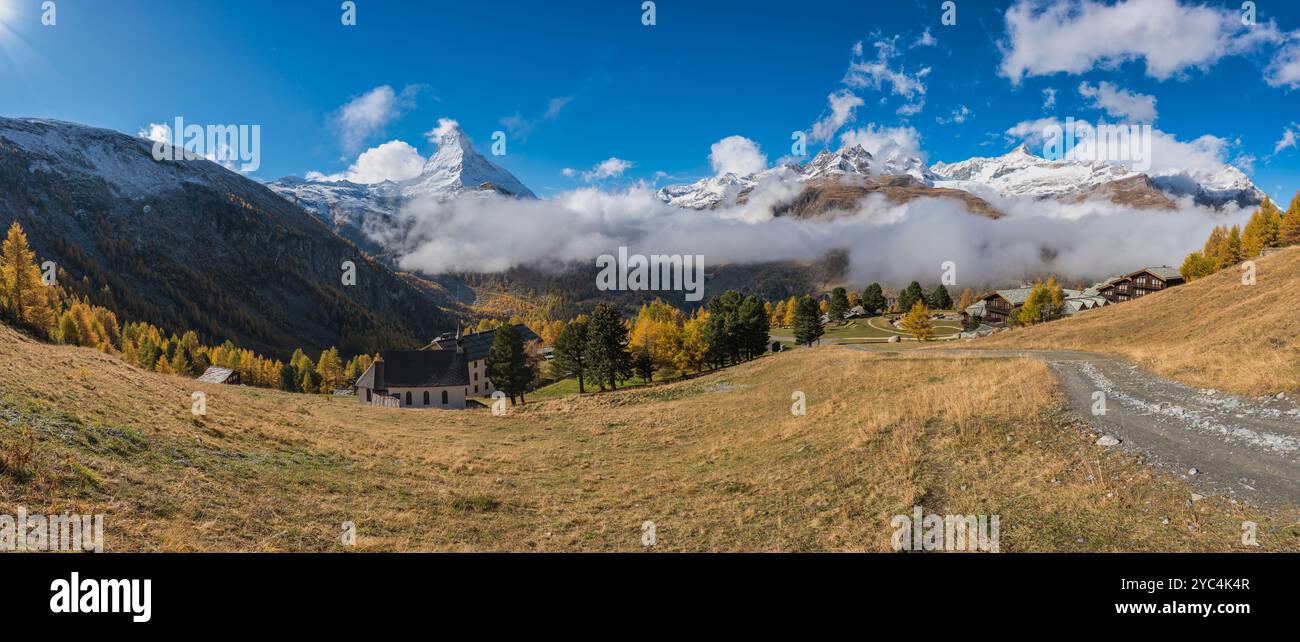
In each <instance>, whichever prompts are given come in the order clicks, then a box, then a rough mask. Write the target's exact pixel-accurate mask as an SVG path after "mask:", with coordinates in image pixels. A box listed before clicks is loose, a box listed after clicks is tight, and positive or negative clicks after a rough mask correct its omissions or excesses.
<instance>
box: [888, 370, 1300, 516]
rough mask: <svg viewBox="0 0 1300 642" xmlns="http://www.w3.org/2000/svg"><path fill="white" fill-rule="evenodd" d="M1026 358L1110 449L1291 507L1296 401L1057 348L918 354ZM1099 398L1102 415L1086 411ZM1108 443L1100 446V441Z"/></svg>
mask: <svg viewBox="0 0 1300 642" xmlns="http://www.w3.org/2000/svg"><path fill="white" fill-rule="evenodd" d="M926 353H928V354H944V355H954V356H958V355H959V356H969V357H992V358H1008V357H1022V356H1023V357H1032V358H1036V359H1041V360H1043V361H1044V362H1046V363H1047V364H1048V365H1049V366H1050V367H1051V368H1052V370H1053V371H1054V372H1055V373H1056V375H1057V378H1058V379H1059V380H1060V384H1061V389H1062V390H1063V392H1064V393H1065V396H1066V398H1067V400H1068V402H1069V406H1070V408H1071V410H1073V411H1074V412H1075V413H1077V414H1078V415H1079V416H1080V417H1081V418H1083V419H1084V420H1086V421H1088V422H1089V423H1090V424H1091V425H1092V427H1093V428H1094V430H1096V431H1097V433H1098V436H1099V437H1102V436H1109V437H1114V438H1115V439H1118V440H1119V444H1118V445H1117V446H1114V447H1118V448H1123V449H1126V450H1130V451H1134V452H1138V453H1141V454H1142V455H1144V456H1145V457H1146V458H1147V459H1148V460H1149V461H1151V462H1152V463H1154V464H1155V465H1156V466H1158V467H1160V468H1163V469H1165V470H1167V471H1169V472H1171V473H1173V474H1175V475H1177V476H1179V477H1181V478H1183V479H1187V480H1188V481H1190V482H1191V483H1192V485H1193V487H1195V488H1197V489H1198V490H1199V492H1201V493H1202V494H1205V495H1226V496H1229V497H1233V498H1237V499H1239V500H1242V501H1245V502H1248V503H1251V504H1257V505H1283V506H1296V505H1300V403H1297V400H1296V399H1294V398H1291V397H1290V396H1285V397H1282V398H1276V397H1238V396H1234V395H1230V394H1227V393H1224V392H1221V391H1217V390H1208V389H1199V388H1193V387H1190V386H1185V385H1183V384H1180V383H1178V382H1175V381H1170V380H1168V379H1164V378H1161V377H1159V376H1156V375H1154V374H1151V373H1149V372H1147V371H1145V370H1141V369H1139V368H1138V367H1137V366H1135V365H1133V364H1131V363H1129V362H1127V361H1125V360H1123V359H1120V358H1117V357H1112V356H1108V355H1100V354H1093V353H1087V352H1074V351H1066V350H959V349H943V350H925V351H924V352H912V353H910V354H912V355H918V356H919V355H920V354H926ZM1097 393H1102V395H1104V399H1105V413H1104V414H1098V413H1096V412H1094V410H1095V409H1096V408H1097V406H1098V398H1099V397H1100V395H1098V394H1097ZM1106 441H1107V442H1109V441H1110V440H1106Z"/></svg>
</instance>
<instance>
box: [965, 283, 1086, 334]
mask: <svg viewBox="0 0 1300 642" xmlns="http://www.w3.org/2000/svg"><path fill="white" fill-rule="evenodd" d="M1100 286H1101V284H1097V285H1094V286H1092V287H1090V288H1088V289H1086V290H1070V289H1067V288H1062V289H1061V293H1062V294H1064V295H1065V298H1064V300H1062V302H1061V314H1062V315H1064V316H1074V315H1076V314H1079V313H1080V312H1086V311H1088V310H1092V309H1094V308H1099V307H1102V306H1104V305H1108V304H1109V303H1110V301H1108V300H1106V298H1105V297H1104V296H1102V295H1101V292H1100ZM1033 291H1034V289H1033V288H1012V289H1009V290H994V291H993V292H990V293H988V294H986V295H984V296H982V297H980V299H979V300H978V301H976V302H975V303H974V304H972V305H969V306H967V307H966V309H965V310H962V313H961V316H962V325H970V324H971V323H972V319H976V318H978V319H980V323H981V324H983V325H990V326H1005V325H1010V319H1011V317H1013V316H1014V315H1016V314H1018V313H1019V312H1020V308H1021V307H1022V306H1024V304H1025V302H1026V301H1028V300H1029V295H1030V293H1032V292H1033Z"/></svg>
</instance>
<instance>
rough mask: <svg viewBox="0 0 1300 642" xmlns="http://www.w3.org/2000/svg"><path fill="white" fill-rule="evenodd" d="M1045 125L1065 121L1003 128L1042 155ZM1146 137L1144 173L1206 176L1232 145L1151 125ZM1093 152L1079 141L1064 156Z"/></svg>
mask: <svg viewBox="0 0 1300 642" xmlns="http://www.w3.org/2000/svg"><path fill="white" fill-rule="evenodd" d="M1076 122H1080V121H1076ZM1098 124H1099V123H1098ZM1049 128H1057V131H1061V130H1064V128H1065V123H1064V122H1062V121H1061V120H1060V119H1057V118H1038V119H1035V120H1026V121H1022V122H1019V123H1017V124H1015V125H1014V126H1012V127H1011V128H1009V129H1007V131H1006V137H1007V139H1008V140H1011V141H1015V142H1024V143H1026V144H1028V145H1029V147H1030V149H1031V150H1033V151H1034V152H1035V153H1038V154H1039V155H1042V154H1043V152H1044V149H1043V145H1044V144H1045V143H1046V140H1045V138H1044V137H1045V136H1046V135H1047V132H1048V130H1049ZM1150 138H1151V159H1150V167H1148V168H1146V170H1145V173H1147V174H1150V175H1161V174H1174V173H1180V172H1186V173H1187V174H1189V175H1191V176H1193V177H1195V176H1201V177H1206V176H1209V175H1213V174H1216V173H1218V172H1220V171H1221V170H1222V169H1223V166H1224V165H1225V164H1226V163H1227V162H1228V161H1227V157H1228V153H1229V152H1230V151H1231V150H1232V148H1233V146H1234V143H1233V142H1232V141H1229V140H1227V139H1225V138H1220V137H1218V136H1214V135H1211V134H1205V135H1203V136H1200V137H1198V138H1194V139H1192V140H1188V141H1183V140H1179V139H1178V137H1177V136H1174V135H1173V134H1170V133H1168V132H1163V131H1160V130H1159V129H1155V128H1151V130H1150ZM1096 151H1097V150H1095V149H1094V148H1092V147H1089V146H1088V145H1086V144H1080V145H1079V146H1078V147H1076V148H1075V149H1074V150H1071V151H1070V152H1069V153H1067V155H1066V157H1067V158H1083V159H1087V160H1092V159H1094V158H1097V156H1096ZM1139 160H1140V159H1139ZM1114 162H1115V163H1116V164H1122V165H1126V166H1132V165H1134V163H1132V162H1129V161H1114Z"/></svg>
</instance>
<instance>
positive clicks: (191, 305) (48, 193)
mask: <svg viewBox="0 0 1300 642" xmlns="http://www.w3.org/2000/svg"><path fill="white" fill-rule="evenodd" d="M12 221H18V222H19V223H21V224H22V226H23V228H24V229H26V230H27V233H28V235H29V237H30V239H31V242H32V245H33V247H34V248H35V250H36V252H37V253H38V255H40V256H41V257H43V258H44V259H49V260H53V261H55V262H56V263H57V264H58V266H59V278H60V283H61V284H63V285H64V286H65V287H67V288H69V289H71V290H73V291H74V292H78V293H80V294H83V295H86V296H89V297H91V298H92V299H93V300H94V301H95V302H96V303H99V304H101V305H105V306H106V307H109V308H111V309H115V310H116V311H118V314H119V315H120V316H122V317H123V319H124V320H139V321H148V322H150V323H154V324H156V325H159V326H162V327H163V328H164V329H166V330H168V331H176V332H180V331H183V330H186V329H193V330H195V331H197V332H199V333H200V334H202V335H204V336H205V338H208V339H212V340H222V339H231V340H233V341H235V342H236V343H237V344H239V345H241V346H244V347H248V348H252V349H254V350H257V351H259V352H263V353H267V354H273V355H287V353H288V352H289V351H291V350H293V349H294V348H295V347H304V348H307V349H320V348H325V347H329V346H334V345H337V346H339V347H340V348H341V349H343V350H344V351H345V352H357V351H373V350H376V349H380V348H389V347H392V346H395V345H408V344H409V345H414V344H416V343H418V342H420V341H423V340H425V339H427V338H428V337H429V336H432V335H433V334H436V333H437V332H439V331H443V330H446V329H447V328H448V327H450V326H451V325H453V324H454V321H453V320H452V319H451V318H450V317H449V315H448V314H447V313H446V312H444V311H443V310H442V309H441V305H444V304H445V303H446V301H444V300H443V299H442V298H441V297H440V296H439V295H438V293H437V292H436V291H435V290H432V289H428V288H419V287H416V286H414V285H412V284H410V283H408V282H407V281H405V280H403V279H402V278H400V277H399V276H398V275H396V274H394V273H393V272H391V271H390V270H389V269H388V268H386V267H385V266H384V265H382V264H380V263H378V262H376V261H374V260H372V259H369V258H367V257H365V256H364V255H363V253H362V252H361V251H359V250H358V248H357V247H356V246H355V245H354V244H352V243H350V242H348V241H346V240H344V239H343V238H340V237H339V236H338V235H337V234H335V233H334V232H332V231H331V230H330V229H329V228H327V227H326V226H325V225H322V224H321V222H320V221H319V220H317V219H316V218H313V217H312V216H311V215H309V214H307V213H306V212H305V211H304V210H303V209H300V208H298V207H294V205H293V204H292V203H290V202H288V201H286V200H285V199H283V198H281V197H279V196H277V195H276V194H275V193H274V192H272V191H271V190H268V189H267V188H266V187H265V186H263V185H261V184H259V183H257V182H255V181H252V180H250V179H247V178H245V177H243V176H241V175H239V174H237V173H235V172H232V171H229V170H227V169H225V168H223V167H221V166H220V165H218V164H216V163H213V162H210V161H207V160H178V161H155V160H154V159H153V155H152V144H151V143H150V142H149V141H146V140H144V139H141V138H136V137H133V136H129V135H126V134H122V133H119V132H114V131H109V130H104V129H97V128H93V127H87V126H84V125H77V124H73V123H66V122H59V121H51V120H34V119H8V118H0V225H3V226H5V227H7V226H8V225H9V224H10V223H11V222H12ZM344 261H352V262H353V263H354V264H355V265H356V269H357V279H356V285H349V286H345V285H343V283H342V278H341V277H342V264H343V262H344Z"/></svg>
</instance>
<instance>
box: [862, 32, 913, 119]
mask: <svg viewBox="0 0 1300 642" xmlns="http://www.w3.org/2000/svg"><path fill="white" fill-rule="evenodd" d="M897 40H898V36H894V37H893V38H885V39H881V40H877V41H876V42H875V43H874V44H873V46H874V48H875V50H876V57H875V59H871V60H868V59H863V58H862V56H861V53H859V52H860V51H861V48H860V47H855V50H854V51H855V56H854V60H852V61H851V62H850V63H849V70H848V72H847V73H845V75H844V81H843V82H844V84H845V85H847V86H849V87H854V88H859V89H860V88H866V87H870V88H872V89H875V90H877V91H879V90H887V91H889V92H890V93H891V94H892V95H895V96H901V97H903V98H906V99H908V100H909V101H912V106H911V107H907V106H905V109H910V110H911V113H915V112H917V111H920V106H921V105H924V102H923V101H922V102H919V103H918V102H916V101H917V99H918V98H921V99H923V98H924V96H925V90H926V87H925V82H924V79H925V77H926V76H928V75H930V68H929V67H924V68H921V69H919V70H917V71H915V72H912V73H908V72H907V70H906V69H905V68H904V66H903V65H902V64H899V65H898V66H897V67H895V65H894V63H895V60H896V59H897V58H899V57H900V54H899V52H898V44H897Z"/></svg>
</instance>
